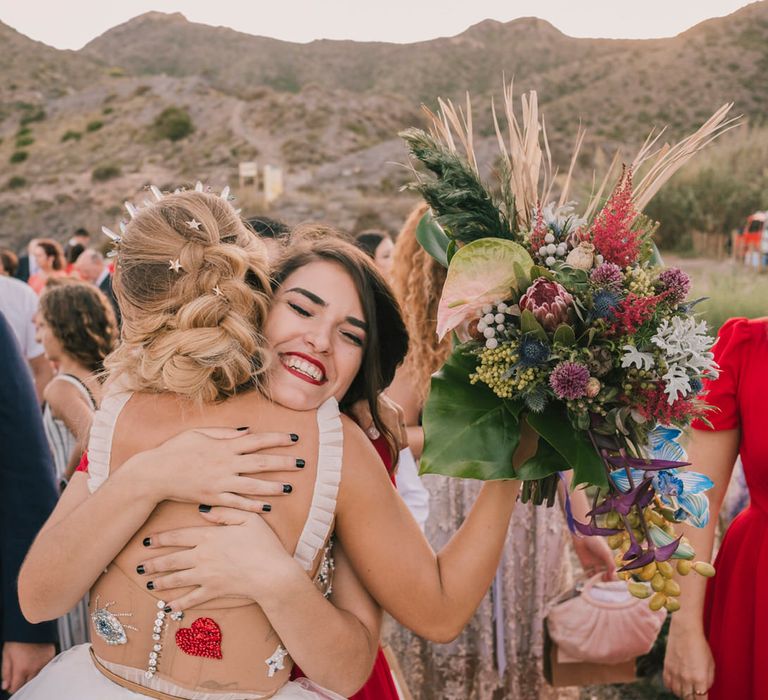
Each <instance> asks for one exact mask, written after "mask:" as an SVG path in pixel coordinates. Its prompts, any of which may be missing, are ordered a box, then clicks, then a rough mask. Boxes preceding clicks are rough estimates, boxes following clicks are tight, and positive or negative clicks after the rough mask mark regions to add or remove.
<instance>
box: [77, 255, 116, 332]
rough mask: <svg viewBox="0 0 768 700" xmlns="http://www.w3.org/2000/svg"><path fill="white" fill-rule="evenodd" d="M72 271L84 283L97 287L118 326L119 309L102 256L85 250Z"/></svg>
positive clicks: (109, 274)
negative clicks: (107, 302)
mask: <svg viewBox="0 0 768 700" xmlns="http://www.w3.org/2000/svg"><path fill="white" fill-rule="evenodd" d="M74 271H75V272H76V273H77V274H78V275H79V276H80V279H81V280H83V281H84V282H88V283H89V284H92V285H94V286H95V287H98V289H99V291H100V292H101V293H102V294H103V295H104V296H105V297H107V299H109V303H110V304H112V310H113V311H114V312H115V319H116V320H117V325H118V326H119V325H120V307H119V306H118V304H117V299H116V298H115V293H114V292H113V291H112V274H111V273H110V271H109V267H107V262H106V260H104V256H103V255H102V254H101V253H100V252H99V251H98V250H94V249H93V248H86V249H85V250H84V251H83V252H82V253H81V254H80V255H79V256H78V258H77V260H76V261H75V265H74Z"/></svg>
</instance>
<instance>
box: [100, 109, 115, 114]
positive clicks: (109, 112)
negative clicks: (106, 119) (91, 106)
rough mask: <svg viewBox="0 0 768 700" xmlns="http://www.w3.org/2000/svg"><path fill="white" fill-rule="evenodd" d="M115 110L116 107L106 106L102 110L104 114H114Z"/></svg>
mask: <svg viewBox="0 0 768 700" xmlns="http://www.w3.org/2000/svg"><path fill="white" fill-rule="evenodd" d="M114 111H115V108H114V107H104V109H102V110H101V113H102V114H112V112H114Z"/></svg>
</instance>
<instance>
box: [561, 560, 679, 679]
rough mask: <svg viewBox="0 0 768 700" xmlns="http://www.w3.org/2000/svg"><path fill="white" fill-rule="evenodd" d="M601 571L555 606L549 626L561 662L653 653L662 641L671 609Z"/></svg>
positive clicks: (619, 658) (616, 659)
mask: <svg viewBox="0 0 768 700" xmlns="http://www.w3.org/2000/svg"><path fill="white" fill-rule="evenodd" d="M601 576H602V574H598V575H597V576H593V577H592V578H591V579H589V580H588V581H586V582H585V583H584V585H583V588H582V589H581V591H580V592H579V591H578V590H577V592H576V594H575V595H574V596H572V597H570V598H568V599H567V600H565V601H563V602H559V603H557V604H556V605H554V606H553V607H552V608H551V609H550V611H549V615H548V616H547V628H548V631H549V635H550V637H551V638H552V641H553V642H555V644H556V645H557V649H558V656H557V658H558V661H559V662H560V663H576V662H587V663H596V664H619V663H622V662H624V661H629V660H632V659H635V658H637V657H638V656H642V655H643V654H647V653H648V652H649V651H650V650H651V648H652V647H653V643H654V642H655V641H656V637H657V636H658V634H659V630H660V629H661V625H662V624H663V623H664V619H665V617H666V610H663V609H662V610H659V611H658V612H654V611H653V610H651V609H650V608H649V607H648V601H647V600H640V599H638V598H635V597H633V596H632V595H630V593H629V591H627V587H626V583H625V582H624V581H608V582H604V581H601V580H600V579H601Z"/></svg>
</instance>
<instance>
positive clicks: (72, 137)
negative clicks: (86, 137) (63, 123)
mask: <svg viewBox="0 0 768 700" xmlns="http://www.w3.org/2000/svg"><path fill="white" fill-rule="evenodd" d="M81 138H83V135H82V134H81V133H80V132H79V131H73V130H72V129H68V130H67V131H65V132H64V133H63V134H62V136H61V142H62V143H64V142H65V141H79V140H80V139H81Z"/></svg>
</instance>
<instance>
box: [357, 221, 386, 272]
mask: <svg viewBox="0 0 768 700" xmlns="http://www.w3.org/2000/svg"><path fill="white" fill-rule="evenodd" d="M355 244H356V245H357V247H358V248H360V249H361V250H364V251H365V252H366V253H368V256H369V257H370V258H372V259H373V262H374V263H375V264H376V267H378V268H379V272H381V274H382V275H384V278H385V279H389V278H390V275H391V274H392V262H393V258H392V255H393V252H394V248H395V246H394V243H392V238H391V237H390V235H389V234H388V233H385V232H383V231H363V232H362V233H358V234H357V236H356V237H355Z"/></svg>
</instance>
